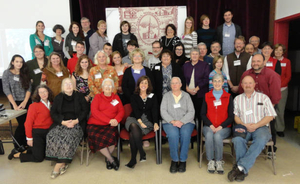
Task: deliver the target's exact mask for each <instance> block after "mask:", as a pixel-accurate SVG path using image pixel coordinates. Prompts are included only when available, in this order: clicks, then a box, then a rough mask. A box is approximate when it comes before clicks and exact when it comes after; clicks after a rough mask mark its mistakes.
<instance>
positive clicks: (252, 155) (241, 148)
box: [232, 126, 271, 174]
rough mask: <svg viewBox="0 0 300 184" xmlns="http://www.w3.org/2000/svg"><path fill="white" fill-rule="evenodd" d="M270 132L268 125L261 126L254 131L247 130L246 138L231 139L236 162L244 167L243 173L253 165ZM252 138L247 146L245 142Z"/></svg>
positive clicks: (269, 136)
mask: <svg viewBox="0 0 300 184" xmlns="http://www.w3.org/2000/svg"><path fill="white" fill-rule="evenodd" d="M270 138H271V134H270V132H269V127H267V126H263V127H260V128H258V129H256V130H255V131H254V132H252V133H250V132H247V136H246V138H245V139H244V138H242V137H235V138H233V139H232V142H233V144H234V150H235V154H236V162H237V165H238V166H242V167H243V168H244V173H245V174H246V173H248V172H249V169H250V168H251V167H252V166H253V165H254V163H255V160H256V158H257V157H258V155H259V154H260V153H261V151H262V150H263V149H264V148H265V145H266V143H267V142H268V141H269V140H270ZM249 140H252V144H251V146H250V147H249V148H248V146H247V142H248V141H249Z"/></svg>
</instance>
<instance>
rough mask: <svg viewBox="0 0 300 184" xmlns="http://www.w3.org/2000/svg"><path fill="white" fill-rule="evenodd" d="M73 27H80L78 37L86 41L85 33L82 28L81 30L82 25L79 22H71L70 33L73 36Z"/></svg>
mask: <svg viewBox="0 0 300 184" xmlns="http://www.w3.org/2000/svg"><path fill="white" fill-rule="evenodd" d="M73 25H76V26H78V28H79V32H78V36H79V37H81V38H82V39H83V40H84V35H83V32H82V28H81V25H80V24H79V23H78V22H75V21H73V22H71V24H70V27H69V32H70V33H72V34H73V31H72V27H73Z"/></svg>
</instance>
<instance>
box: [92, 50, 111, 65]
mask: <svg viewBox="0 0 300 184" xmlns="http://www.w3.org/2000/svg"><path fill="white" fill-rule="evenodd" d="M100 52H102V53H103V54H104V55H105V56H106V64H109V63H110V58H109V57H108V55H107V54H106V53H105V52H104V50H99V51H98V52H97V53H96V54H95V56H94V62H96V63H97V64H99V63H98V60H97V57H98V54H99V53H100Z"/></svg>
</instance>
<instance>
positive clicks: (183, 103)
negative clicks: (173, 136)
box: [160, 91, 195, 124]
mask: <svg viewBox="0 0 300 184" xmlns="http://www.w3.org/2000/svg"><path fill="white" fill-rule="evenodd" d="M175 104H176V103H175V99H174V96H173V92H172V91H169V92H167V93H166V94H165V95H164V96H163V99H162V102H161V105H160V114H161V117H162V123H170V122H171V121H173V120H179V121H181V122H182V123H183V124H186V123H193V124H195V121H194V116H195V109H194V105H193V101H192V99H191V97H190V95H189V94H188V93H186V92H184V91H181V98H180V100H179V102H178V103H177V106H175ZM178 104H180V106H179V105H178ZM178 106H179V107H178Z"/></svg>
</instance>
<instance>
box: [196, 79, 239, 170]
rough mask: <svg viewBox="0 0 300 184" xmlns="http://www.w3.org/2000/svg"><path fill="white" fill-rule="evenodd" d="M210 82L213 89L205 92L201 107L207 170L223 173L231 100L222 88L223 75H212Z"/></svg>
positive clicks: (230, 119) (231, 112) (231, 120)
mask: <svg viewBox="0 0 300 184" xmlns="http://www.w3.org/2000/svg"><path fill="white" fill-rule="evenodd" d="M212 83H213V86H214V89H213V90H211V91H210V92H208V93H206V94H205V100H204V101H203V103H202V108H201V117H202V119H203V124H204V126H203V134H204V137H205V148H206V158H207V160H208V168H207V171H208V172H209V173H215V171H216V172H217V173H218V174H223V173H224V169H223V164H224V162H223V161H222V159H223V139H226V138H227V137H229V136H230V133H231V128H230V127H231V123H232V122H233V117H234V116H233V102H232V97H231V95H230V94H229V93H227V92H226V91H225V90H224V89H222V86H223V84H224V77H223V75H221V74H216V75H214V77H213V79H212Z"/></svg>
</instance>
